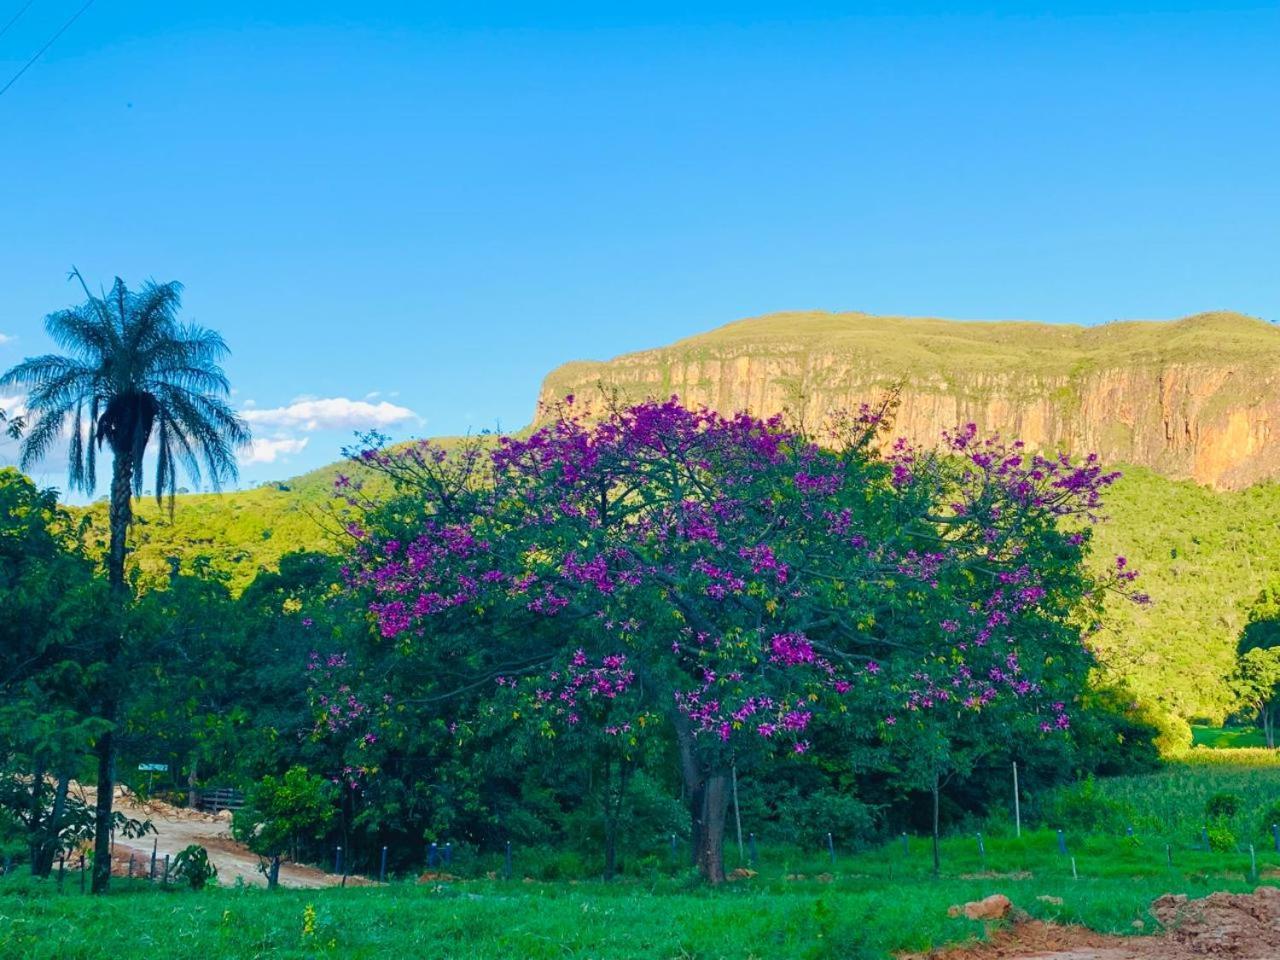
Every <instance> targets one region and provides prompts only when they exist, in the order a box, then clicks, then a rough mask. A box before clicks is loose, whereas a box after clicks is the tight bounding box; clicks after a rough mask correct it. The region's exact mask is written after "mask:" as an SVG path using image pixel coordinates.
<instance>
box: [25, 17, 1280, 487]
mask: <svg viewBox="0 0 1280 960" xmlns="http://www.w3.org/2000/svg"><path fill="white" fill-rule="evenodd" d="M81 2H82V0H36V2H35V3H33V4H32V6H31V8H30V9H29V10H28V11H27V12H26V13H25V14H24V15H23V16H22V17H21V18H20V19H19V20H18V22H17V23H15V24H14V26H13V27H12V29H10V30H9V31H8V32H7V33H5V34H4V35H3V36H0V84H2V83H3V82H4V81H5V80H7V79H8V77H9V76H10V75H12V73H14V72H15V71H16V70H17V69H18V68H19V67H20V66H21V64H22V63H23V62H24V61H25V59H26V58H27V57H28V56H30V54H31V53H33V52H34V51H35V50H36V49H38V48H39V46H40V45H41V44H42V43H43V42H44V41H45V40H47V39H48V38H49V36H51V35H52V33H53V32H54V31H55V30H56V29H57V28H58V26H59V25H60V24H61V23H63V22H64V21H65V20H66V18H67V17H68V16H69V15H70V14H72V13H73V12H74V11H75V10H76V9H77V8H78V7H79V6H80V5H81ZM21 6H22V0H4V2H3V5H2V6H0V27H2V26H3V24H4V23H5V22H7V21H8V19H9V17H10V16H11V15H12V13H14V12H16V11H17V10H18V9H19V8H20V7H21ZM427 7H429V8H430V10H429V11H428V12H424V10H423V9H422V8H427ZM344 8H345V9H344ZM1277 49H1280V8H1277V7H1276V6H1275V4H1262V3H1253V4H1250V3H1237V4H1231V3H1219V4H1212V5H1210V4H1194V3H1172V2H1171V3H1160V2H1158V0H1156V2H1150V3H1143V4H1129V3H1109V4H1104V3H1090V4H1078V5H1067V4H1038V3H1034V2H1028V3H1020V4H1016V5H1015V4H1008V5H1002V4H996V3H984V4H966V3H962V2H955V3H948V4H945V5H944V4H928V3H909V2H900V3H892V4H891V3H882V4H862V5H859V4H838V5H837V4H826V5H823V4H805V3H802V2H797V3H787V4H773V5H766V4H753V3H734V4H697V3H681V4H674V3H651V4H645V5H644V7H643V10H640V9H639V8H638V7H634V8H629V7H628V6H626V5H621V4H596V5H591V6H590V7H579V6H571V5H556V4H550V3H539V4H511V5H502V4H484V5H482V4H447V3H446V4H440V3H433V4H391V3H377V2H369V3H364V4H359V5H357V4H350V3H347V4H332V3H324V2H318V0H313V2H308V3H295V2H274V3H263V2H261V0H259V2H257V3H247V2H239V0H221V2H218V3H206V2H191V3H183V4H173V3H164V4H161V3H155V2H139V0H135V2H130V3H123V2H120V0H96V2H95V3H94V4H93V6H91V7H90V8H89V10H88V11H87V12H86V13H85V14H84V15H83V17H82V18H81V19H80V20H79V21H78V22H77V23H76V24H75V25H74V26H73V27H72V28H71V29H70V30H69V31H68V32H67V33H66V34H65V35H64V36H63V37H62V38H61V39H60V40H59V41H58V42H57V43H56V44H55V45H54V46H53V48H52V49H51V50H50V51H49V52H48V53H47V54H46V55H45V56H44V57H43V58H42V59H41V60H40V61H39V62H38V63H37V64H36V65H35V66H34V67H32V68H31V70H30V71H28V72H27V73H26V75H25V76H23V77H22V78H21V79H20V80H19V81H18V82H17V83H16V84H15V85H14V86H13V87H12V88H11V89H10V90H9V91H8V92H7V93H6V94H4V95H3V96H0V216H2V219H0V223H2V224H3V228H4V233H5V240H6V242H5V244H4V248H3V249H4V255H3V257H0V336H3V337H4V338H5V339H4V342H3V343H0V366H8V365H9V364H10V363H12V362H13V361H15V360H17V359H19V358H20V357H21V356H23V355H26V354H28V353H34V352H40V351H43V350H44V349H45V348H46V347H47V343H46V342H45V341H44V338H43V335H42V332H41V329H42V328H41V319H42V317H43V315H44V314H45V313H47V312H48V311H49V310H51V309H54V308H57V307H61V306H64V305H67V304H69V303H71V302H72V301H74V300H75V299H76V297H75V293H76V291H75V289H74V288H73V287H71V286H70V285H69V284H68V283H67V282H66V280H65V277H66V273H67V270H68V268H69V267H70V266H71V265H72V264H75V265H77V266H79V267H80V269H81V270H82V271H83V272H84V273H85V275H86V276H87V277H89V278H90V279H91V281H95V282H97V281H100V282H103V283H107V282H109V281H110V278H111V277H112V276H113V275H115V274H120V275H122V276H124V277H125V278H126V279H128V280H130V281H136V280H138V279H141V278H145V277H155V278H157V279H161V280H167V279H180V280H182V281H183V282H184V283H185V284H186V285H187V292H186V308H187V309H186V316H187V317H188V318H189V319H192V320H196V321H199V322H202V323H204V324H206V325H209V326H212V327H215V328H217V329H219V330H220V331H222V332H223V334H224V336H225V337H226V339H227V340H228V342H229V343H230V344H231V346H232V349H233V351H234V356H233V358H232V359H231V361H230V363H229V367H228V370H229V373H230V375H231V377H232V379H233V381H234V383H235V385H236V390H237V393H236V402H237V403H238V404H240V405H241V406H242V407H243V408H244V409H245V410H247V411H256V412H255V413H253V414H252V416H253V418H254V420H255V423H254V425H255V429H256V432H257V433H258V436H259V437H260V439H261V440H262V441H264V442H265V441H270V443H264V445H262V446H260V448H259V449H258V451H257V452H256V454H255V455H254V456H253V457H250V458H247V459H251V460H254V461H255V462H249V463H246V464H245V466H244V469H243V475H244V480H245V482H246V483H256V482H259V481H262V480H265V479H272V478H281V477H287V476H290V475H292V474H295V473H298V472H301V471H302V470H304V469H307V468H310V467H312V466H316V465H319V464H322V463H326V462H329V461H331V460H333V459H335V458H336V457H337V455H338V450H339V448H340V447H341V445H342V444H343V443H344V442H347V441H348V440H349V439H350V437H351V433H352V431H353V430H354V429H355V428H356V427H358V426H365V425H371V424H372V423H374V422H381V423H382V424H383V425H384V426H385V427H386V428H388V429H389V431H390V432H391V433H393V434H394V435H396V436H405V435H410V434H418V435H422V434H444V433H459V432H463V431H466V430H468V429H472V430H474V429H480V428H484V427H492V426H494V425H501V426H505V427H518V426H521V425H522V424H524V423H525V422H526V421H527V420H528V418H529V416H530V414H531V412H532V404H533V402H534V397H535V393H536V390H537V386H538V383H539V381H540V379H541V377H542V376H543V374H544V373H545V372H546V371H547V370H549V369H550V368H552V367H553V366H555V365H556V364H558V363H560V362H563V361H565V360H569V359H575V358H583V357H591V358H602V357H608V356H612V355H615V354H618V353H621V352H624V351H628V350H634V349H640V348H644V347H648V346H654V345H659V344H662V343H666V342H669V341H671V340H674V339H677V338H679V337H681V336H686V335H689V334H692V333H695V332H698V331H701V330H705V329H709V328H711V327H714V326H718V325H720V324H722V323H726V322H728V321H731V320H734V319H737V318H740V317H744V316H750V315H754V314H759V313H764V312H768V311H772V310H780V309H804V308H820V309H832V310H840V309H857V310H867V311H872V312H883V313H898V314H904V313H905V314H932V315H941V316H952V317H964V318H993V319H995V318H1029V319H1043V320H1049V321H1075V322H1083V323H1093V322H1100V321H1105V320H1110V319H1113V318H1116V317H1172V316H1179V315H1183V314H1187V313H1192V312H1196V311H1199V310H1204V309H1213V308H1231V309H1236V310H1240V311H1243V312H1246V313H1251V314H1254V315H1258V316H1263V317H1267V318H1269V319H1280V261H1278V260H1277V254H1278V253H1280V186H1278V185H1280V176H1277V171H1278V170H1280V123H1277V120H1276V118H1277V116H1280V57H1277V56H1276V50H1277ZM10 402H12V401H10ZM5 455H6V454H5V452H4V451H2V450H0V457H4V456H5ZM39 476H40V477H41V479H42V480H44V481H45V482H49V483H60V482H61V480H62V475H61V469H60V466H59V465H58V464H56V463H54V464H49V465H48V466H47V467H46V468H45V470H44V471H43V472H40V473H39Z"/></svg>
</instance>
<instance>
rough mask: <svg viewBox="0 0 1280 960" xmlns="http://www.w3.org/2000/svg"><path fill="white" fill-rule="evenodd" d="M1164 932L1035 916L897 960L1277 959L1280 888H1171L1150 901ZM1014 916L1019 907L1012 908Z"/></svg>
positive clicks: (1152, 910)
mask: <svg viewBox="0 0 1280 960" xmlns="http://www.w3.org/2000/svg"><path fill="white" fill-rule="evenodd" d="M1151 913H1152V916H1154V917H1155V918H1156V919H1157V920H1158V921H1160V924H1161V926H1162V927H1163V928H1164V931H1163V933H1161V934H1160V935H1159V936H1154V937H1151V936H1134V937H1115V936H1104V935H1102V934H1098V933H1094V932H1092V931H1090V930H1086V929H1084V928H1083V927H1069V926H1058V925H1056V924H1051V923H1042V922H1040V921H1038V920H1033V921H1029V922H1027V923H1017V924H1014V925H1012V926H1007V927H1004V928H1002V929H991V930H990V936H989V937H988V939H987V940H986V941H984V942H982V943H974V944H969V945H966V946H960V947H950V948H943V949H940V950H934V951H931V952H929V953H925V954H912V955H909V956H903V957H902V958H900V960H1033V958H1034V960H1204V958H1221V960H1276V958H1278V957H1280V890H1278V889H1276V888H1275V887H1259V888H1258V889H1257V890H1255V891H1254V892H1253V893H1249V894H1234V893H1214V894H1210V895H1209V896H1207V897H1204V898H1202V899H1199V900H1191V899H1189V898H1188V897H1186V896H1184V895H1182V894H1176V895H1175V894H1167V895H1165V896H1163V897H1160V898H1159V899H1157V900H1156V901H1155V902H1153V903H1152V904H1151ZM1012 915H1013V916H1016V915H1017V914H1016V911H1015V912H1014V913H1013V914H1012Z"/></svg>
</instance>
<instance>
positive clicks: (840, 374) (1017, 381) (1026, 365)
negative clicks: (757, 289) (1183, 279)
mask: <svg viewBox="0 0 1280 960" xmlns="http://www.w3.org/2000/svg"><path fill="white" fill-rule="evenodd" d="M895 385H897V386H900V388H901V401H900V405H899V407H898V410H897V414H896V417H895V423H894V433H895V434H897V435H902V436H905V437H907V438H909V439H910V440H912V441H914V442H917V443H922V444H928V443H932V442H934V441H935V440H936V439H937V438H938V436H939V434H940V433H941V431H943V430H945V429H949V428H952V427H955V426H956V425H958V424H962V423H968V422H974V423H976V424H977V425H978V426H979V428H981V429H982V430H983V431H988V432H995V431H998V432H1001V433H1003V434H1005V435H1007V436H1016V437H1018V438H1020V439H1022V440H1024V441H1026V442H1027V443H1028V444H1029V445H1031V446H1033V447H1035V448H1039V449H1043V450H1051V451H1057V450H1066V451H1070V452H1075V453H1079V452H1083V451H1096V452H1097V453H1099V454H1100V455H1101V456H1102V458H1103V459H1104V460H1105V461H1106V462H1109V463H1130V464H1140V465H1143V466H1147V467H1150V468H1152V469H1154V470H1157V471H1159V472H1160V473H1163V474H1165V475H1166V476H1170V477H1174V478H1179V479H1185V478H1190V479H1194V480H1196V481H1198V482H1200V483H1202V484H1206V485H1208V486H1210V487H1213V488H1216V489H1240V488H1243V487H1246V486H1249V485H1250V484H1253V483H1255V482H1257V481H1259V480H1265V479H1273V478H1277V477H1280V328H1276V327H1273V326H1271V325H1270V324H1268V323H1265V322H1263V321H1261V320H1257V319H1254V318H1250V317H1245V316H1242V315H1240V314H1234V313H1206V314H1198V315H1196V316H1192V317H1186V318H1184V319H1181V320H1174V321H1126V322H1113V323H1108V324H1103V325H1099V326H1093V327H1084V326H1075V325H1067V324H1035V323H1023V322H1007V321H995V322H960V321H948V320H936V319H913V318H899V317H875V316H870V315H867V314H859V313H842V314H831V313H789V314H773V315H770V316H766V317H758V318H755V319H751V320H743V321H740V322H738V323H733V324H730V325H728V326H726V327H722V328H720V329H718V330H714V331H712V332H710V333H707V334H703V335H700V336H696V337H692V338H690V339H687V340H682V341H680V342H678V343H676V344H673V345H671V346H669V347H663V348H660V349H655V350H646V351H643V352H640V353H632V354H627V355H625V356H621V357H618V358H616V359H614V360H610V361H607V362H575V363H569V364H566V365H564V366H562V367H560V368H559V369H557V370H555V371H554V372H552V373H551V375H550V376H548V377H547V379H546V381H545V382H544V384H543V388H542V392H541V396H540V402H541V404H547V403H550V402H553V401H555V400H558V399H561V398H563V397H564V396H565V395H567V394H576V395H577V396H578V397H579V398H580V402H585V403H587V404H592V403H595V404H598V403H600V402H601V398H602V397H603V396H605V395H616V396H618V397H620V398H622V399H625V400H637V399H642V398H644V397H646V396H653V397H666V396H670V395H672V394H677V395H679V396H680V398H681V399H682V401H683V402H685V403H686V404H688V405H690V406H699V405H703V404H705V405H707V406H710V407H713V408H715V409H718V410H721V411H722V412H731V411H735V410H741V409H746V410H750V411H751V412H753V413H756V414H772V413H776V412H779V411H786V412H787V413H788V414H789V415H790V416H791V417H793V418H796V419H798V420H800V422H802V423H805V424H807V425H816V424H818V423H820V422H821V421H822V419H823V418H824V417H825V416H826V415H827V414H828V413H829V412H831V411H835V410H850V409H856V408H857V407H858V405H859V404H860V403H863V402H875V401H876V400H877V399H878V398H880V397H883V396H884V395H885V393H886V391H888V390H890V389H892V388H894V387H895ZM602 391H603V393H602Z"/></svg>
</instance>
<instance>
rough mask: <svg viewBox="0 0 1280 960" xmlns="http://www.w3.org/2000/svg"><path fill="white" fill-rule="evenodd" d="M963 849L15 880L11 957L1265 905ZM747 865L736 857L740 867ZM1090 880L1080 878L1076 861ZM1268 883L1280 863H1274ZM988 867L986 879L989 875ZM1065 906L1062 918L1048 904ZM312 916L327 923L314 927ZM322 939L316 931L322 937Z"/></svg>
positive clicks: (905, 930) (848, 951)
mask: <svg viewBox="0 0 1280 960" xmlns="http://www.w3.org/2000/svg"><path fill="white" fill-rule="evenodd" d="M984 840H985V847H986V856H985V860H984V859H983V858H982V857H980V855H979V852H978V847H977V840H976V838H964V837H953V838H949V839H948V840H947V841H946V842H945V843H944V845H943V860H944V871H943V875H942V876H941V878H939V879H934V878H933V877H932V875H931V861H930V858H929V853H928V843H927V841H926V840H923V839H920V838H911V839H910V840H909V842H908V849H907V851H906V852H905V853H904V851H903V847H902V844H901V842H900V841H899V842H896V843H893V844H890V845H888V846H886V847H883V848H880V849H877V850H874V851H870V852H868V853H866V854H863V855H861V856H856V857H844V858H840V859H838V861H837V863H836V866H835V868H834V869H833V868H832V866H831V863H830V860H829V859H824V858H808V859H802V858H794V859H791V860H788V859H786V858H780V859H778V860H771V861H766V862H765V863H763V864H761V865H760V872H759V873H758V875H756V876H754V877H751V878H747V879H743V880H739V881H737V882H734V883H731V884H729V885H727V886H725V887H722V888H719V889H715V890H711V889H707V888H705V887H703V886H701V885H700V884H699V883H698V882H697V881H696V879H694V878H692V877H688V876H666V875H654V876H653V877H652V878H650V879H649V880H647V881H641V880H629V881H624V882H619V883H615V884H609V885H606V884H602V883H597V882H584V883H572V882H560V883H535V882H522V881H520V880H516V881H512V882H507V883H503V882H495V881H474V882H462V883H448V884H427V885H417V884H412V883H409V882H404V883H394V884H389V885H387V886H385V887H380V888H371V887H352V888H348V889H328V890H321V891H299V890H289V891H277V892H275V893H268V892H266V891H264V890H259V889H256V888H243V889H236V888H234V887H226V888H215V889H210V890H206V891H204V892H202V893H191V892H189V891H161V890H158V889H156V888H154V887H151V886H150V885H148V884H146V883H145V882H142V881H134V882H132V883H129V882H117V884H116V888H115V892H113V893H112V895H111V896H109V897H107V898H105V899H102V900H97V899H94V898H92V897H89V896H85V895H81V894H80V893H79V892H78V890H77V888H76V885H75V884H74V883H71V882H68V883H67V884H66V886H65V890H64V892H59V891H58V889H57V886H56V884H55V883H36V882H34V881H31V880H29V879H28V878H25V877H22V876H15V877H13V878H11V879H9V880H0V956H3V957H24V958H47V960H55V958H57V960H71V958H131V957H151V956H155V955H158V954H161V953H164V954H167V955H171V956H205V957H211V958H212V957H217V958H242V957H243V958H250V957H314V956H329V955H332V956H335V957H338V956H340V957H347V958H353V957H385V956H392V955H394V954H396V953H397V952H400V953H402V954H403V955H404V956H406V957H408V956H412V957H414V958H437V957H438V958H460V957H468V958H477V960H488V958H494V960H497V958H516V957H519V958H547V960H552V958H555V960H563V958H624V957H625V958H650V957H652V958H693V957H698V958H707V960H711V958H720V957H724V958H743V960H745V958H752V957H754V958H760V960H764V958H775V957H776V958H803V957H845V958H863V957H867V958H871V957H875V958H885V957H887V956H889V955H890V954H891V953H892V952H894V951H899V950H923V949H927V948H929V947H931V946H936V945H940V944H943V943H952V942H959V941H965V940H969V939H973V938H977V937H981V936H982V934H983V928H982V925H981V924H978V923H974V922H971V921H968V920H964V919H953V918H949V917H948V916H947V906H948V905H949V904H952V903H959V902H963V901H966V900H973V899H978V898H981V897H983V896H986V895H988V894H991V893H1004V894H1006V895H1008V896H1009V897H1011V898H1012V899H1013V901H1014V903H1015V904H1017V905H1018V906H1019V907H1021V908H1022V909H1024V910H1026V911H1027V912H1028V913H1030V914H1031V915H1033V916H1036V917H1040V918H1042V919H1048V920H1057V921H1060V922H1069V923H1082V924H1085V925H1087V926H1089V927H1091V928H1093V929H1096V930H1100V931H1106V932H1115V933H1126V934H1131V933H1134V932H1135V930H1136V929H1137V928H1135V926H1134V923H1135V921H1142V923H1143V927H1142V929H1144V930H1147V931H1151V930H1154V929H1155V924H1154V921H1152V919H1151V917H1150V916H1149V915H1148V913H1147V906H1148V905H1149V904H1150V902H1151V901H1152V900H1153V899H1154V898H1155V897H1157V896H1158V895H1160V894H1162V893H1166V892H1171V891H1172V892H1185V893H1188V894H1191V895H1193V896H1200V895H1204V894H1206V893H1208V892H1210V891H1211V890H1224V889H1225V890H1245V889H1250V888H1251V887H1252V884H1251V883H1250V881H1249V878H1248V876H1247V875H1248V873H1249V868H1250V861H1249V857H1248V854H1247V853H1244V854H1243V855H1241V853H1240V852H1239V851H1231V852H1227V853H1206V852H1201V851H1191V850H1179V851H1178V852H1177V853H1175V855H1174V866H1173V867H1170V866H1169V864H1168V859H1167V853H1166V849H1165V847H1164V845H1163V844H1160V843H1156V842H1145V841H1143V840H1141V839H1138V840H1133V841H1127V840H1117V839H1116V838H1114V837H1105V836H1090V837H1084V838H1081V839H1079V840H1076V841H1073V842H1072V843H1071V844H1070V853H1069V855H1068V856H1063V855H1061V854H1060V853H1058V852H1057V839H1056V834H1055V833H1054V832H1052V831H1034V832H1028V833H1024V835H1023V837H1021V838H1014V837H998V836H997V837H991V838H984ZM735 855H736V854H735ZM1072 856H1074V857H1075V860H1076V868H1077V870H1078V872H1079V875H1080V876H1079V879H1075V878H1073V876H1072V869H1071V857H1072ZM1258 857H1259V862H1258V866H1259V871H1260V872H1262V873H1266V872H1268V871H1270V870H1274V869H1276V867H1277V866H1280V857H1277V855H1275V854H1274V853H1272V852H1270V851H1259V854H1258ZM984 865H985V867H986V868H987V870H986V871H983V869H982V868H983V866H984ZM1046 895H1047V896H1054V897H1060V898H1062V900H1063V903H1062V904H1061V905H1057V904H1051V903H1047V902H1045V901H1041V900H1038V899H1037V898H1038V897H1040V896H1046ZM308 908H311V910H312V911H313V915H314V920H313V922H312V923H311V924H310V926H308V919H307V918H308V915H309V912H308ZM308 930H310V932H308Z"/></svg>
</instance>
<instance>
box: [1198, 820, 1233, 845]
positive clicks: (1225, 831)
mask: <svg viewBox="0 0 1280 960" xmlns="http://www.w3.org/2000/svg"><path fill="white" fill-rule="evenodd" d="M1205 832H1206V833H1207V834H1208V836H1209V849H1210V850H1213V851H1214V852H1215V853H1226V852H1228V851H1230V850H1234V849H1235V848H1236V835H1235V833H1234V832H1233V831H1232V829H1231V828H1230V827H1229V826H1227V824H1226V821H1224V820H1215V821H1214V822H1213V823H1211V824H1209V826H1207V827H1206V828H1205Z"/></svg>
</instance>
